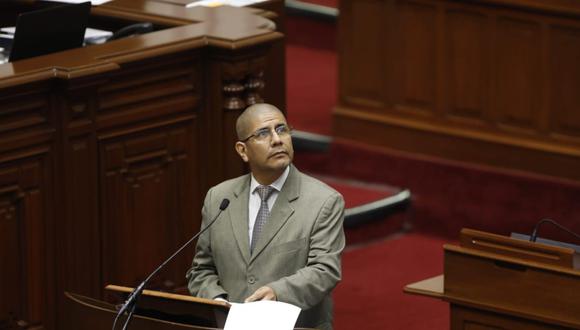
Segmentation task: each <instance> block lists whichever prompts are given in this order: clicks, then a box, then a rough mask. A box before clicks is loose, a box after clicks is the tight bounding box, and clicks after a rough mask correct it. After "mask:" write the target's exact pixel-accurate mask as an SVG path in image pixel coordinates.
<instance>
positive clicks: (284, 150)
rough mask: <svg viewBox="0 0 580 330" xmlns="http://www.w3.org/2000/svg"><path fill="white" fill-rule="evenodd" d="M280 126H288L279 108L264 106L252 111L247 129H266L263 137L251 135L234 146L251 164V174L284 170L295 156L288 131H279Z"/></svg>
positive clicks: (252, 130) (253, 131) (250, 130)
mask: <svg viewBox="0 0 580 330" xmlns="http://www.w3.org/2000/svg"><path fill="white" fill-rule="evenodd" d="M283 126H285V127H288V124H287V123H286V119H285V118H284V115H282V113H281V112H279V111H276V110H271V109H267V110H264V111H259V112H257V113H255V114H253V115H252V117H251V118H250V120H249V121H248V127H247V130H246V131H247V132H249V134H248V136H249V135H250V134H255V133H256V132H259V131H262V132H264V131H266V132H269V136H268V137H266V138H259V137H257V136H254V137H251V138H250V139H248V140H247V141H246V142H238V143H237V144H236V150H237V151H238V154H239V155H240V157H242V159H243V160H244V161H245V162H247V163H248V164H249V165H250V169H251V170H252V172H254V174H258V175H259V174H268V173H277V172H281V171H283V170H284V169H285V168H286V167H287V166H288V165H289V164H290V162H291V161H292V158H293V157H294V149H293V147H292V138H291V136H290V134H278V133H276V129H278V130H280V128H283Z"/></svg>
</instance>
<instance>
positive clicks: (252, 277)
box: [248, 276, 256, 284]
mask: <svg viewBox="0 0 580 330" xmlns="http://www.w3.org/2000/svg"><path fill="white" fill-rule="evenodd" d="M248 283H250V284H254V283H256V279H255V278H254V276H250V277H248Z"/></svg>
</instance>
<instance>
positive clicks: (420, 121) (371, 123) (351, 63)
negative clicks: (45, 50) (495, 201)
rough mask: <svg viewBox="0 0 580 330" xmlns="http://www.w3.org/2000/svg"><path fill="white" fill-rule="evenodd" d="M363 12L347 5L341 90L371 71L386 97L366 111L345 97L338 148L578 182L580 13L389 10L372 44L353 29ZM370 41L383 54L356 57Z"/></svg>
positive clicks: (539, 3)
mask: <svg viewBox="0 0 580 330" xmlns="http://www.w3.org/2000/svg"><path fill="white" fill-rule="evenodd" d="M368 3H369V1H367V0H360V1H358V0H353V1H349V2H341V3H340V12H341V15H340V18H339V20H340V21H339V26H340V27H341V31H348V33H345V34H340V43H339V47H340V49H339V54H340V55H339V70H340V73H339V79H340V83H339V85H340V86H348V85H347V84H349V83H350V82H351V81H353V79H356V81H365V80H364V77H362V76H359V75H360V73H353V69H351V68H357V65H358V63H359V62H365V65H367V66H369V67H374V71H373V72H372V74H369V79H370V81H375V80H377V81H378V80H381V81H386V82H387V88H386V89H384V90H382V94H381V95H372V96H371V97H367V98H366V99H364V98H365V95H363V94H356V91H355V90H354V89H349V88H343V87H341V89H340V93H341V95H340V97H339V100H338V105H337V107H336V109H335V112H334V129H335V135H336V136H337V137H342V138H347V139H353V140H357V141H359V142H363V143H370V144H374V145H380V146H385V147H388V148H392V149H396V150H402V151H406V152H412V153H417V154H425V155H430V156H438V157H443V158H448V159H452V160H459V161H466V162H470V163H476V164H483V165H491V166H496V167H500V168H506V169H515V170H524V171H529V172H534V173H539V174H546V175H550V176H556V177H561V178H567V179H573V180H580V174H579V173H580V172H577V171H575V170H573V169H572V168H578V167H580V115H578V111H577V110H578V109H579V108H580V97H579V96H578V95H580V94H579V93H578V92H577V91H578V90H580V78H579V77H580V46H578V45H580V4H578V3H576V2H565V1H564V2H558V4H555V3H554V2H553V1H548V0H534V1H528V0H517V1H516V0H505V1H502V2H501V3H502V4H499V2H497V1H491V0H489V1H488V0H482V1H467V2H466V1H453V0H448V1H435V0H385V1H382V2H381V3H380V4H379V3H376V2H372V3H373V5H375V7H376V8H375V9H376V10H367V11H366V14H367V15H368V17H365V18H364V19H365V20H368V21H370V22H373V21H374V20H376V19H384V20H386V21H387V22H386V23H383V28H384V30H383V31H380V32H377V31H369V29H368V28H367V27H365V26H364V24H362V23H361V24H360V25H357V24H354V22H355V21H356V18H357V16H360V13H359V12H357V10H355V9H354V8H357V7H358V6H366V5H367V4H368ZM379 9H380V10H379ZM358 19H359V21H361V22H362V21H363V20H362V18H358ZM373 27H374V28H377V26H373ZM367 34H368V35H369V37H368V40H372V41H375V42H376V40H378V39H377V37H376V36H377V35H383V36H386V43H387V45H386V46H385V48H380V49H374V50H373V51H374V52H375V53H374V54H370V55H367V54H366V53H363V52H357V51H356V50H351V49H350V48H352V41H351V39H352V38H354V37H353V36H356V37H357V38H360V39H365V37H366V35H367ZM384 49H386V50H387V51H386V52H384ZM353 54H357V56H353ZM368 71H370V69H369V70H368ZM379 76H380V77H382V78H377V77H379ZM351 94H352V95H351ZM352 97H358V98H361V99H360V100H358V99H357V102H356V103H353V102H350V101H349V100H350V99H351V98H352ZM377 99H378V100H382V101H383V104H382V105H379V103H377V102H375V101H376V100H377ZM369 130H372V131H369ZM370 132H372V133H370ZM483 150H487V152H488V153H487V154H483V153H482V151H483ZM571 164H575V165H573V166H572V168H570V167H571Z"/></svg>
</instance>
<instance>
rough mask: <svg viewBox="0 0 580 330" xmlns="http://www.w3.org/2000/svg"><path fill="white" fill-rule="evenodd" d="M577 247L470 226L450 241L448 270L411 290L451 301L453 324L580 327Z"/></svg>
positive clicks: (470, 326)
mask: <svg viewBox="0 0 580 330" xmlns="http://www.w3.org/2000/svg"><path fill="white" fill-rule="evenodd" d="M573 253H574V251H573V250H571V249H565V248H560V247H552V246H547V245H543V244H537V243H530V242H527V241H521V240H516V239H511V238H509V237H504V236H499V235H493V234H489V233H483V232H478V231H473V230H468V229H464V230H462V233H461V245H459V246H457V245H445V267H444V272H445V273H444V275H440V276H437V277H433V278H430V279H427V280H424V281H420V282H417V283H413V284H410V285H407V286H406V287H405V289H404V291H405V292H406V293H410V294H418V295H422V296H428V297H432V298H437V299H442V300H445V301H447V302H449V303H450V306H451V308H450V313H451V327H450V328H451V329H453V330H460V329H474V328H475V329H505V330H510V329H513V330H517V329H532V330H540V329H551V330H556V329H580V314H579V313H578V311H579V310H580V303H579V300H578V292H580V270H578V269H574V268H573V260H572V256H573Z"/></svg>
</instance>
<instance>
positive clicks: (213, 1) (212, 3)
mask: <svg viewBox="0 0 580 330" xmlns="http://www.w3.org/2000/svg"><path fill="white" fill-rule="evenodd" d="M264 1H266V0H200V1H193V2H191V3H188V4H187V5H186V6H185V7H187V8H191V7H197V6H204V7H219V6H224V5H228V6H233V7H244V6H249V5H253V4H255V3H260V2H264Z"/></svg>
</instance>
